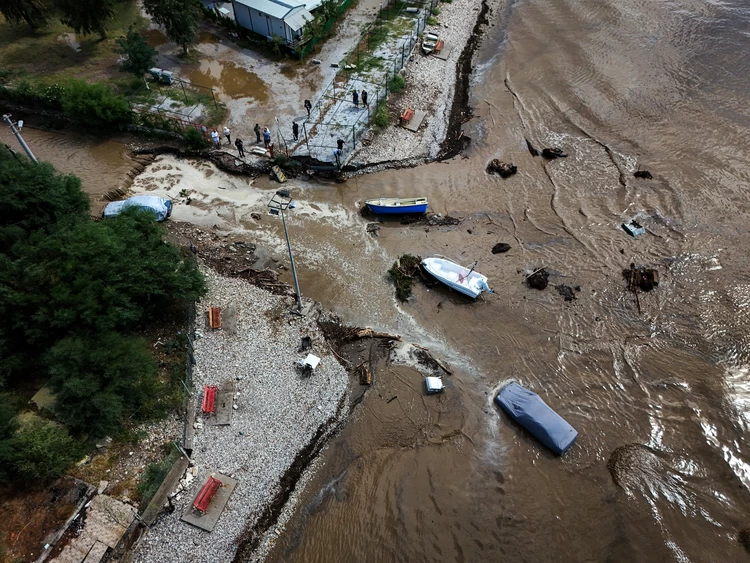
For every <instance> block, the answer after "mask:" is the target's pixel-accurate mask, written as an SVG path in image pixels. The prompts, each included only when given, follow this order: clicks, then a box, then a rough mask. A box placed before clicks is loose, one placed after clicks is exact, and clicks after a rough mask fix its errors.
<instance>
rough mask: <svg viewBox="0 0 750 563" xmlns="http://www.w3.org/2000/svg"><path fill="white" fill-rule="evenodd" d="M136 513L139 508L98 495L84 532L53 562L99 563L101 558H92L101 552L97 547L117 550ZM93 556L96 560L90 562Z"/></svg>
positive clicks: (87, 518)
mask: <svg viewBox="0 0 750 563" xmlns="http://www.w3.org/2000/svg"><path fill="white" fill-rule="evenodd" d="M135 512H136V510H135V508H133V507H132V506H130V505H128V504H125V503H122V502H120V501H119V500H117V499H115V498H112V497H110V496H107V495H97V496H95V497H94V498H93V499H91V503H90V504H89V506H88V509H87V512H86V523H85V525H84V527H83V530H82V531H81V533H80V534H79V535H78V536H76V537H75V538H73V540H72V541H71V542H70V543H69V544H68V545H66V546H65V547H64V548H63V550H62V552H61V553H60V555H58V556H57V557H56V558H55V559H53V560H52V561H55V562H56V563H82V562H84V561H85V562H86V563H92V562H95V563H96V562H98V561H99V560H100V559H101V556H100V557H99V558H98V559H97V558H95V557H94V556H93V555H92V553H98V550H100V549H101V548H100V547H97V544H102V545H103V546H104V551H107V547H111V548H114V547H115V546H116V545H117V542H118V541H120V537H121V536H122V534H123V532H125V530H126V529H127V528H128V526H129V525H130V522H132V521H133V518H135ZM95 549H96V550H97V551H96V552H95V551H94V550H95ZM103 554H104V553H102V555H103ZM89 556H92V557H94V558H92V559H89Z"/></svg>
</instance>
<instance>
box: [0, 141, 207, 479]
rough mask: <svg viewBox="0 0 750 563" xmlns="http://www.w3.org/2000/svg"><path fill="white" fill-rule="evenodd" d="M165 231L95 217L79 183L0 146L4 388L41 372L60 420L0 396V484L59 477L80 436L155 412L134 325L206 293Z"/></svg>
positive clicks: (146, 356)
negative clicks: (25, 410) (32, 414)
mask: <svg viewBox="0 0 750 563" xmlns="http://www.w3.org/2000/svg"><path fill="white" fill-rule="evenodd" d="M164 236H165V229H164V227H163V226H162V225H160V224H158V223H156V221H154V217H153V215H152V214H151V213H149V212H148V211H143V210H140V209H137V208H132V209H128V210H127V211H126V212H125V213H123V214H122V215H121V216H119V217H116V218H114V219H108V220H104V221H99V222H95V221H92V220H91V219H90V217H89V203H88V197H87V196H86V194H85V193H83V191H82V190H81V184H80V180H78V179H77V178H75V177H73V176H68V175H61V174H58V173H56V172H55V170H54V168H53V167H52V166H51V165H49V164H45V163H42V164H39V165H35V164H32V163H31V162H30V161H29V160H28V159H26V158H25V157H22V156H21V155H14V154H12V153H11V152H10V151H8V150H6V149H5V148H4V147H0V390H2V389H3V388H8V389H10V390H13V389H14V388H15V387H18V386H24V388H26V389H28V387H29V383H32V384H34V385H36V386H38V385H39V384H40V383H41V382H42V381H44V380H47V384H48V386H49V387H50V389H51V390H52V391H53V394H54V395H55V404H54V407H53V409H52V416H54V417H55V419H56V421H57V422H59V423H62V426H61V425H60V424H57V423H55V422H50V421H43V420H42V421H41V422H39V423H38V424H37V423H33V424H30V425H29V424H26V423H25V422H24V423H23V424H17V423H16V422H14V418H13V417H14V416H15V413H16V412H17V411H18V409H17V408H15V407H11V406H9V404H7V403H4V404H3V405H0V481H2V480H3V479H4V478H6V477H7V476H8V473H7V472H8V471H12V473H13V475H14V476H15V477H16V478H17V477H19V476H27V477H39V478H46V477H54V476H57V475H59V474H60V472H61V471H64V470H65V469H66V468H67V467H68V466H69V464H70V463H71V461H73V460H74V459H76V458H77V456H79V454H80V448H79V443H80V438H82V437H83V436H88V437H90V438H98V437H101V436H103V435H105V434H112V433H114V432H116V431H117V430H118V429H119V428H120V426H121V424H122V420H123V417H124V416H128V417H130V416H133V415H136V414H138V415H148V414H152V413H154V412H155V411H156V404H157V403H159V401H160V400H161V399H162V398H163V397H162V395H163V393H162V391H163V389H164V385H165V384H164V383H163V382H161V381H160V380H159V379H158V377H157V376H158V373H159V371H158V367H157V364H156V360H155V359H154V357H153V356H152V355H151V351H150V350H149V347H148V346H147V345H146V344H145V342H144V341H143V340H140V339H139V338H137V337H135V336H133V333H134V332H135V331H137V330H141V329H142V327H143V325H144V321H145V320H146V319H148V320H151V319H154V320H156V319H157V318H158V317H159V316H161V315H162V313H163V311H165V310H167V309H169V308H170V307H173V306H174V305H175V304H179V303H186V302H192V301H194V300H195V299H197V298H199V297H200V296H201V295H203V293H204V292H205V283H204V280H203V276H202V274H201V273H200V271H199V270H198V267H197V264H196V262H195V260H194V258H193V257H192V255H190V253H183V252H181V251H180V250H179V249H178V248H176V247H175V246H173V245H172V244H169V243H168V242H166V241H165V238H164ZM4 396H6V395H0V400H2V401H5V400H4V399H3V397H4ZM69 432H70V434H69ZM71 436H72V437H71ZM3 468H7V469H3Z"/></svg>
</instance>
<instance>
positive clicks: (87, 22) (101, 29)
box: [55, 0, 115, 39]
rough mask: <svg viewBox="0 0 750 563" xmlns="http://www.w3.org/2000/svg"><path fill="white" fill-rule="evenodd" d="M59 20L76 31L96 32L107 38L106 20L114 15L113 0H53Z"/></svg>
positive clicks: (82, 32)
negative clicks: (60, 15)
mask: <svg viewBox="0 0 750 563" xmlns="http://www.w3.org/2000/svg"><path fill="white" fill-rule="evenodd" d="M55 5H56V6H57V8H58V9H59V10H60V12H61V13H62V17H61V18H60V21H61V22H62V23H63V24H65V25H67V26H68V27H70V28H72V29H73V30H74V31H75V32H76V33H79V34H82V35H88V34H89V33H94V32H96V33H98V34H99V36H100V37H101V38H102V39H106V38H107V21H108V20H111V19H112V17H113V16H114V15H115V6H114V0H55Z"/></svg>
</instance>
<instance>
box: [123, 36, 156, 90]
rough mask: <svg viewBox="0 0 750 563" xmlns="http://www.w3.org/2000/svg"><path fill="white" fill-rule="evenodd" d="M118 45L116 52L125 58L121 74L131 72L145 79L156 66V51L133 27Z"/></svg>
mask: <svg viewBox="0 0 750 563" xmlns="http://www.w3.org/2000/svg"><path fill="white" fill-rule="evenodd" d="M117 45H118V48H117V49H116V51H117V52H118V53H120V54H121V55H123V56H124V58H123V61H122V63H120V72H129V73H130V74H132V75H133V76H135V77H137V78H143V75H144V74H146V73H147V72H148V71H149V69H150V68H152V67H153V66H154V65H155V64H156V57H157V55H158V53H157V51H156V49H154V48H153V47H152V46H151V45H149V44H148V43H147V42H146V40H145V39H144V38H143V37H141V35H140V34H139V33H138V32H136V31H135V29H134V28H133V26H131V27H130V29H128V34H127V35H126V36H125V37H120V38H119V39H118V40H117Z"/></svg>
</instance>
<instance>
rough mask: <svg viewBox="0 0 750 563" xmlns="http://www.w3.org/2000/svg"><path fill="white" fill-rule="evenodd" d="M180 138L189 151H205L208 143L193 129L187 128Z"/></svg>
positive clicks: (201, 134)
mask: <svg viewBox="0 0 750 563" xmlns="http://www.w3.org/2000/svg"><path fill="white" fill-rule="evenodd" d="M182 138H183V139H184V141H185V146H186V147H187V148H189V149H191V150H196V151H197V150H201V149H205V148H206V147H207V146H208V141H206V139H204V138H203V133H201V132H200V131H198V129H196V128H195V127H188V128H187V130H186V131H185V132H184V133H183V134H182Z"/></svg>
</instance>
